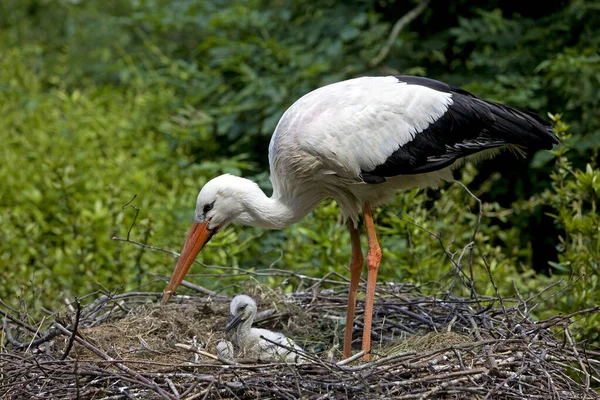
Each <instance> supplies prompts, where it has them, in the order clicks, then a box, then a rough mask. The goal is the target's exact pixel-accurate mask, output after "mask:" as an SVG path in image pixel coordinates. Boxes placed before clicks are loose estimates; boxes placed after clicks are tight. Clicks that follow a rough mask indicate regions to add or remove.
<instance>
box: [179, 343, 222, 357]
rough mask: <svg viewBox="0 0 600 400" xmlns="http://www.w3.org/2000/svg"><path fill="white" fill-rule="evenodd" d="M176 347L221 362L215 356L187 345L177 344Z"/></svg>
mask: <svg viewBox="0 0 600 400" xmlns="http://www.w3.org/2000/svg"><path fill="white" fill-rule="evenodd" d="M175 347H179V348H180V349H183V350H187V351H191V352H193V353H197V354H200V355H202V356H205V357H208V358H212V359H213V360H216V361H218V360H219V357H217V356H215V355H214V354H211V353H209V352H207V351H202V350H200V349H197V348H195V347H193V346H190V345H187V344H183V343H175Z"/></svg>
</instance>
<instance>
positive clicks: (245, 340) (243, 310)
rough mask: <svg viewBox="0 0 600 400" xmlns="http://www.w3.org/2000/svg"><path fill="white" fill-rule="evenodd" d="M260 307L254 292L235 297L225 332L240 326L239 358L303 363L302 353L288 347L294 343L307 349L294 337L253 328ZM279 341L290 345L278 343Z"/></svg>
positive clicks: (234, 339)
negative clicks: (251, 294)
mask: <svg viewBox="0 0 600 400" xmlns="http://www.w3.org/2000/svg"><path fill="white" fill-rule="evenodd" d="M256 311H257V307H256V302H255V301H254V300H253V299H252V298H251V297H250V296H246V295H245V294H240V295H237V296H235V297H234V298H233V300H232V301H231V306H230V308H229V312H230V314H229V320H228V321H227V325H226V326H225V332H230V331H232V330H233V329H236V332H235V334H234V337H233V342H234V343H235V345H236V346H237V348H238V349H239V353H238V354H237V358H251V359H258V360H261V361H284V362H290V363H301V362H302V357H300V356H299V354H298V353H296V352H293V351H291V350H288V349H287V348H290V347H292V348H294V349H296V350H298V351H299V352H302V351H303V350H302V348H300V347H299V346H297V345H296V344H295V343H294V341H293V340H292V339H290V338H288V337H286V336H285V335H284V334H282V333H279V332H272V331H270V330H267V329H259V328H252V323H253V322H254V318H255V317H256ZM263 338H266V339H268V340H265V339H263ZM275 343H278V344H281V345H283V346H286V347H287V348H285V347H281V346H278V345H277V344H275Z"/></svg>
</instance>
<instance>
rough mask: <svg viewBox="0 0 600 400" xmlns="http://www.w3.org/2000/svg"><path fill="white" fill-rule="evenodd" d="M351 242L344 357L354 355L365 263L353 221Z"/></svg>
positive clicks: (350, 228) (350, 223)
mask: <svg viewBox="0 0 600 400" xmlns="http://www.w3.org/2000/svg"><path fill="white" fill-rule="evenodd" d="M348 229H349V230H350V242H351V243H352V258H350V291H349V292H348V310H347V311H346V329H345V330H344V357H346V358H348V357H350V356H351V355H352V328H353V327H354V311H355V309H356V293H357V292H358V283H359V281H360V274H361V272H362V266H363V262H364V258H363V254H362V249H361V248H360V233H359V232H358V228H355V227H354V223H353V222H352V221H349V222H348Z"/></svg>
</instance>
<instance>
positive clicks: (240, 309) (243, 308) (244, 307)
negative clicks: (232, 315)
mask: <svg viewBox="0 0 600 400" xmlns="http://www.w3.org/2000/svg"><path fill="white" fill-rule="evenodd" d="M246 307H248V304H244V305H242V306H239V308H238V312H241V311H244V310H245V309H246Z"/></svg>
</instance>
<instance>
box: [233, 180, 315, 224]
mask: <svg viewBox="0 0 600 400" xmlns="http://www.w3.org/2000/svg"><path fill="white" fill-rule="evenodd" d="M245 194H246V195H245V196H243V208H244V212H242V213H241V214H240V215H238V216H237V217H236V218H235V221H234V222H239V223H241V224H244V225H250V226H257V227H260V228H267V229H283V228H285V227H287V226H290V225H292V224H295V223H296V222H298V221H300V220H301V219H302V218H303V217H304V216H305V215H306V214H308V213H309V212H310V211H311V210H312V209H313V208H315V207H316V206H317V204H319V203H320V202H321V201H322V200H323V197H322V196H320V195H319V194H318V193H316V192H314V191H304V192H299V191H295V192H294V193H280V192H278V191H275V192H274V193H273V196H271V197H267V195H265V193H264V192H263V191H262V190H261V189H260V188H258V187H256V189H255V190H252V189H251V190H249V191H248V192H247V193H245Z"/></svg>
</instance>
